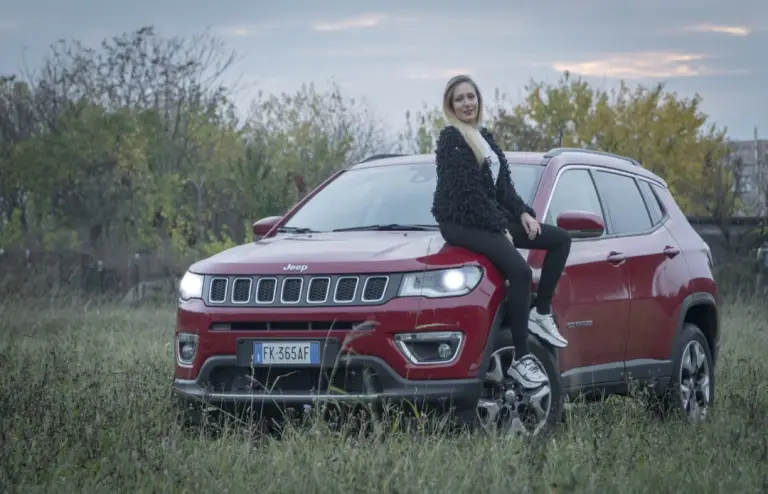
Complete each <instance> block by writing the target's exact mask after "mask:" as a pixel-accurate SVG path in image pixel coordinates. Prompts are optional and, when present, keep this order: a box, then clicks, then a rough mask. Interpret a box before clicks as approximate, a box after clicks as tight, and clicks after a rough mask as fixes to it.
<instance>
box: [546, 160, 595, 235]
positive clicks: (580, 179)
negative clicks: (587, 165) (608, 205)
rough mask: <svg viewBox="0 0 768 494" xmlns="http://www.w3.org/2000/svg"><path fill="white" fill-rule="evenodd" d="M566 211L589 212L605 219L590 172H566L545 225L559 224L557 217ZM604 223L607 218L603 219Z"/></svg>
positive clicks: (558, 186) (553, 196)
mask: <svg viewBox="0 0 768 494" xmlns="http://www.w3.org/2000/svg"><path fill="white" fill-rule="evenodd" d="M564 211H587V212H589V213H595V214H598V215H600V217H603V210H602V208H601V207H600V199H599V198H598V197H597V190H595V184H594V182H592V177H591V176H590V174H589V171H588V170H584V169H575V170H566V171H564V172H563V174H562V175H561V176H560V179H559V180H558V181H557V185H556V186H555V190H554V192H553V194H552V201H551V202H550V203H549V210H548V211H547V217H546V218H545V219H544V223H548V224H550V225H555V224H557V217H558V216H559V215H560V213H562V212H564ZM603 221H605V218H604V217H603Z"/></svg>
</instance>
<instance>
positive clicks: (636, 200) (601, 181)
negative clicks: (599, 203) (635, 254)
mask: <svg viewBox="0 0 768 494" xmlns="http://www.w3.org/2000/svg"><path fill="white" fill-rule="evenodd" d="M594 176H595V182H596V183H597V189H598V190H599V192H600V195H601V196H602V197H603V198H604V200H605V207H606V209H607V214H608V216H609V217H610V218H611V223H612V224H613V233H615V234H618V235H631V234H635V233H642V232H645V231H648V230H650V229H651V226H652V223H651V217H650V214H649V213H648V209H647V208H646V205H645V201H644V200H643V196H642V193H641V192H640V189H639V188H638V186H637V181H636V180H635V179H634V178H633V177H630V176H627V175H620V174H618V173H611V172H604V171H595V172H594Z"/></svg>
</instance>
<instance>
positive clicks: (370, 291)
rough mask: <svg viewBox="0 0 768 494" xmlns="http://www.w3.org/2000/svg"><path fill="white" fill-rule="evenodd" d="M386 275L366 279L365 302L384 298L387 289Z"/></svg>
mask: <svg viewBox="0 0 768 494" xmlns="http://www.w3.org/2000/svg"><path fill="white" fill-rule="evenodd" d="M387 280H388V278H387V277H386V276H371V277H370V278H368V279H367V280H366V281H365V289H364V290H363V302H368V301H371V302H373V301H378V300H381V299H382V298H384V294H385V292H386V290H387Z"/></svg>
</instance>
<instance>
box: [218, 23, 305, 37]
mask: <svg viewBox="0 0 768 494" xmlns="http://www.w3.org/2000/svg"><path fill="white" fill-rule="evenodd" d="M299 26H301V23H300V22H299V21H275V22H262V23H258V24H232V25H226V26H219V27H217V28H215V30H216V32H218V33H219V34H221V35H222V36H231V37H236V38H250V37H253V36H261V35H264V34H267V33H270V32H272V31H277V30H278V29H292V28H296V27H299Z"/></svg>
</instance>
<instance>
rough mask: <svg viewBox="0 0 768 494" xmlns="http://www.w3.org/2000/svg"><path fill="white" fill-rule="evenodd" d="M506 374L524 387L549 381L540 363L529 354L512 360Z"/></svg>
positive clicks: (535, 385) (536, 385) (535, 386)
mask: <svg viewBox="0 0 768 494" xmlns="http://www.w3.org/2000/svg"><path fill="white" fill-rule="evenodd" d="M507 375H508V376H509V377H511V378H512V379H515V380H516V381H517V382H519V383H520V384H521V385H522V386H524V387H526V388H538V387H539V386H541V385H542V384H547V383H548V382H549V378H547V375H546V374H545V373H544V370H543V369H542V366H541V364H540V363H539V361H538V360H537V359H535V358H534V357H533V356H532V355H531V354H528V355H526V356H524V357H523V358H521V359H520V360H515V361H513V362H512V365H510V366H509V369H508V370H507Z"/></svg>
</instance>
